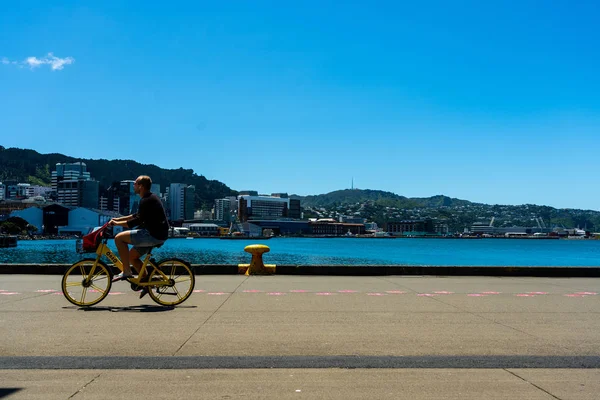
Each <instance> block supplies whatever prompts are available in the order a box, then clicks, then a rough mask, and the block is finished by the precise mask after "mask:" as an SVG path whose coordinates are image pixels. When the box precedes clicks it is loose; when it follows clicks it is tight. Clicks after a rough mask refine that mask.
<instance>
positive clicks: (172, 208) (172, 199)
mask: <svg viewBox="0 0 600 400" xmlns="http://www.w3.org/2000/svg"><path fill="white" fill-rule="evenodd" d="M168 189H169V191H168V193H169V197H168V205H169V207H168V209H169V218H170V219H171V221H183V220H186V219H193V218H194V197H195V193H196V187H195V186H193V185H186V184H185V183H171V185H170V186H169V188H168Z"/></svg>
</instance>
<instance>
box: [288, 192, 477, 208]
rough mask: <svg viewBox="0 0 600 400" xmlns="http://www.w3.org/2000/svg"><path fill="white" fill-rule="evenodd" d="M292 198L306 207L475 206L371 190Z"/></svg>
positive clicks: (466, 202) (444, 199)
mask: <svg viewBox="0 0 600 400" xmlns="http://www.w3.org/2000/svg"><path fill="white" fill-rule="evenodd" d="M291 197H293V198H297V199H300V200H301V202H302V205H303V206H306V207H331V206H337V205H346V204H355V203H365V202H372V203H374V204H376V205H380V206H384V207H396V208H418V207H423V208H438V207H442V206H445V207H458V206H464V205H469V204H473V203H471V202H469V201H466V200H459V199H453V198H450V197H447V196H443V195H438V196H433V197H426V198H408V197H404V196H400V195H397V194H395V193H392V192H385V191H382V190H370V189H364V190H360V189H346V190H336V191H334V192H331V193H326V194H320V195H316V196H304V197H302V196H296V195H293V196H291Z"/></svg>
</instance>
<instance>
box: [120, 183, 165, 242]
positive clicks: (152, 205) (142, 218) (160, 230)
mask: <svg viewBox="0 0 600 400" xmlns="http://www.w3.org/2000/svg"><path fill="white" fill-rule="evenodd" d="M133 217H134V218H133V219H132V220H130V221H128V222H127V226H129V227H130V228H133V227H134V226H138V227H139V228H143V229H146V230H147V231H148V233H150V235H152V237H154V238H155V239H158V240H167V238H168V237H169V222H168V221H167V215H166V214H165V209H164V207H163V205H162V202H161V201H160V199H159V198H158V196H157V195H155V194H154V193H152V192H148V193H146V194H145V195H144V197H142V199H141V200H140V207H139V209H138V212H137V213H135V214H134V215H133Z"/></svg>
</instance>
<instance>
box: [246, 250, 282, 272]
mask: <svg viewBox="0 0 600 400" xmlns="http://www.w3.org/2000/svg"><path fill="white" fill-rule="evenodd" d="M270 250H271V249H269V246H265V245H264V244H251V245H249V246H246V247H244V251H245V252H247V253H250V254H252V260H251V261H250V264H239V265H238V272H239V273H240V274H245V275H269V274H274V273H275V268H276V266H275V264H266V265H265V264H263V259H262V255H263V253H268V252H269V251H270Z"/></svg>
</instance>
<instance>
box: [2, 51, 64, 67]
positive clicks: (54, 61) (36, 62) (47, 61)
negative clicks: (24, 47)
mask: <svg viewBox="0 0 600 400" xmlns="http://www.w3.org/2000/svg"><path fill="white" fill-rule="evenodd" d="M74 62H75V59H74V58H73V57H65V58H60V57H56V56H55V55H54V54H53V53H48V55H46V56H45V57H42V58H37V57H27V58H26V59H25V61H23V62H17V61H10V60H9V59H8V58H6V57H4V58H2V64H4V65H8V64H15V65H20V66H23V65H26V66H29V68H31V69H34V68H38V67H41V66H42V65H49V66H50V69H52V71H57V70H61V69H63V68H64V67H65V65H70V64H73V63H74Z"/></svg>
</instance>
